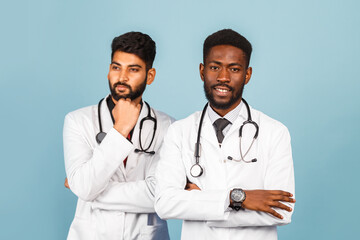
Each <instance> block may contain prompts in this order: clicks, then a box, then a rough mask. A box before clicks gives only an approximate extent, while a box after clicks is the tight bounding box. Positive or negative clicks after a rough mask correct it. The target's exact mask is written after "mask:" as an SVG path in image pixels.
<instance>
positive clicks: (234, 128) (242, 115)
mask: <svg viewBox="0 0 360 240" xmlns="http://www.w3.org/2000/svg"><path fill="white" fill-rule="evenodd" d="M246 120H247V110H246V106H245V104H244V103H243V102H242V101H241V102H240V111H239V115H238V117H237V118H236V120H235V122H234V123H233V124H232V125H231V127H230V129H229V131H228V132H227V134H226V136H225V138H226V137H228V138H229V137H230V136H231V135H232V134H236V136H237V137H239V129H240V127H241V125H242V124H243V123H244V121H246ZM224 140H225V139H224Z"/></svg>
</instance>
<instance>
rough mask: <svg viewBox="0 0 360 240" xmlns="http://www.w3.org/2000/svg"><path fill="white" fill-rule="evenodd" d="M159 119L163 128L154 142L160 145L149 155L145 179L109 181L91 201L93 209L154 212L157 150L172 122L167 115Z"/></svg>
mask: <svg viewBox="0 0 360 240" xmlns="http://www.w3.org/2000/svg"><path fill="white" fill-rule="evenodd" d="M159 121H160V122H162V123H163V124H162V125H163V128H161V130H160V131H159V135H158V136H157V138H156V142H160V147H159V148H158V150H157V151H156V152H155V155H154V156H153V157H150V155H149V160H151V163H150V165H149V169H145V171H146V177H145V180H140V181H135V182H110V183H109V185H108V187H107V188H106V190H105V191H103V192H102V193H101V194H100V195H99V196H98V197H97V198H96V199H95V200H94V201H93V203H92V208H93V209H102V210H119V211H122V212H132V213H153V212H155V210H154V196H155V182H156V181H155V169H156V167H157V164H158V162H159V156H160V154H159V152H160V150H161V148H162V143H163V137H164V134H165V133H166V130H167V129H168V127H169V125H170V124H171V122H173V119H172V118H168V117H167V118H166V120H162V119H159ZM165 121H166V122H165ZM158 145H159V144H158ZM124 196H126V197H124Z"/></svg>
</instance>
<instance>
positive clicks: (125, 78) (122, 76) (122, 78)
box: [119, 70, 129, 82]
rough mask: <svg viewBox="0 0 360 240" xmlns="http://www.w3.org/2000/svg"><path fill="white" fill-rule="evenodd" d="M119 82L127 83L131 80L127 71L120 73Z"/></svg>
mask: <svg viewBox="0 0 360 240" xmlns="http://www.w3.org/2000/svg"><path fill="white" fill-rule="evenodd" d="M119 80H120V82H126V81H128V80H129V77H128V74H127V71H125V70H122V71H120V74H119Z"/></svg>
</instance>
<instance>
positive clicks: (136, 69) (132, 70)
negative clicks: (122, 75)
mask: <svg viewBox="0 0 360 240" xmlns="http://www.w3.org/2000/svg"><path fill="white" fill-rule="evenodd" d="M129 71H130V72H138V71H139V69H138V68H130V69H129Z"/></svg>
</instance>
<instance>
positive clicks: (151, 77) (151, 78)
mask: <svg viewBox="0 0 360 240" xmlns="http://www.w3.org/2000/svg"><path fill="white" fill-rule="evenodd" d="M155 75H156V70H155V68H150V69H149V70H148V72H147V80H146V84H147V85H150V84H152V82H153V81H154V79H155Z"/></svg>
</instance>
